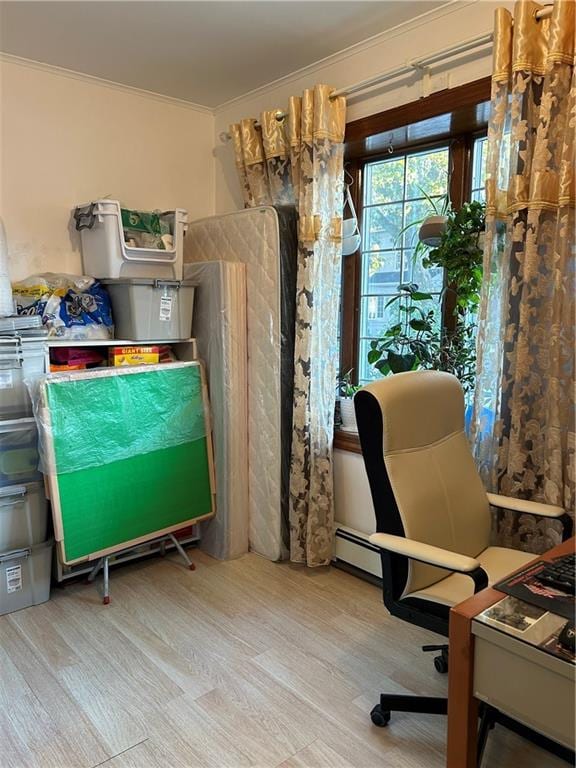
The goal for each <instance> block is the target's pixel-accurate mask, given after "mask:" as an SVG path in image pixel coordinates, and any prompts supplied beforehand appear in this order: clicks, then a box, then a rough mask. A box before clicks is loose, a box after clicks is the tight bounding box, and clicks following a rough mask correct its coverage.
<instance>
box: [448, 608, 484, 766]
mask: <svg viewBox="0 0 576 768" xmlns="http://www.w3.org/2000/svg"><path fill="white" fill-rule="evenodd" d="M448 664H449V669H448V745H447V752H446V767H447V768H476V744H477V729H478V701H477V700H476V699H475V698H474V687H473V685H474V636H473V635H472V633H471V620H470V618H468V617H467V616H462V615H460V614H458V613H457V612H455V611H452V612H451V613H450V654H449V656H448Z"/></svg>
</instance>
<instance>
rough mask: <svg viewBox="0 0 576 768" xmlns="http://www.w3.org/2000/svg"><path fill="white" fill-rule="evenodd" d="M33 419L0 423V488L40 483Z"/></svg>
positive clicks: (35, 430) (36, 437)
mask: <svg viewBox="0 0 576 768" xmlns="http://www.w3.org/2000/svg"><path fill="white" fill-rule="evenodd" d="M41 479H42V476H41V474H40V472H39V471H38V431H37V429H36V422H35V421H34V419H14V420H12V421H1V422H0V488H5V487H6V486H9V485H23V484H25V483H34V482H40V481H41Z"/></svg>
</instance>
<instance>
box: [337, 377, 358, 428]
mask: <svg viewBox="0 0 576 768" xmlns="http://www.w3.org/2000/svg"><path fill="white" fill-rule="evenodd" d="M359 389H360V387H359V386H358V385H357V384H353V383H352V368H351V369H350V370H349V371H347V372H346V373H344V374H342V375H341V376H340V377H339V378H338V385H337V392H338V395H339V398H340V400H339V402H340V420H341V422H342V424H341V429H343V430H344V431H345V432H358V425H357V424H356V412H355V411H354V395H355V394H356V392H358V390H359Z"/></svg>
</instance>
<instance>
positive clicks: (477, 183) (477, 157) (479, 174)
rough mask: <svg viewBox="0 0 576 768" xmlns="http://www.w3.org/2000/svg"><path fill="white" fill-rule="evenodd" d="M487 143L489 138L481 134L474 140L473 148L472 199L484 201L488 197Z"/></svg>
mask: <svg viewBox="0 0 576 768" xmlns="http://www.w3.org/2000/svg"><path fill="white" fill-rule="evenodd" d="M487 143H488V139H487V138H486V136H481V137H479V138H477V139H476V140H475V141H474V148H473V164H472V190H471V193H470V199H471V200H479V201H482V202H484V200H485V199H486V191H485V189H484V181H485V179H486V149H487Z"/></svg>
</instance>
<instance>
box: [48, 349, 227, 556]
mask: <svg viewBox="0 0 576 768" xmlns="http://www.w3.org/2000/svg"><path fill="white" fill-rule="evenodd" d="M45 390H46V392H45V401H46V404H47V407H48V411H49V418H48V419H46V424H44V429H43V439H44V440H45V441H48V442H49V443H50V444H51V447H52V464H53V466H49V467H48V469H51V470H52V471H51V477H52V482H54V481H55V482H56V483H57V486H58V497H59V500H58V503H57V506H58V510H55V512H56V513H57V514H59V516H60V519H61V523H62V530H63V550H64V554H65V561H66V562H71V561H74V560H80V559H83V558H87V557H89V556H90V555H92V554H94V553H97V552H99V551H101V550H104V549H111V548H121V546H122V545H124V544H125V545H126V546H128V545H129V543H130V542H131V541H134V540H136V539H140V538H153V536H154V534H155V533H156V532H158V531H161V530H164V529H166V528H170V527H172V526H175V525H178V524H180V523H182V524H186V523H187V522H188V521H192V520H194V519H195V518H198V517H204V516H205V515H209V514H210V513H211V512H212V511H213V510H212V491H213V489H212V487H211V473H210V464H209V457H208V450H209V444H208V441H207V438H206V429H205V416H206V413H205V410H206V403H205V402H204V400H203V392H202V379H201V368H200V365H199V364H198V363H182V364H175V365H169V364H168V365H165V366H150V367H148V368H146V369H144V368H138V369H132V370H130V369H122V370H119V369H112V368H110V369H101V370H99V371H97V372H96V371H95V372H91V374H88V373H83V374H75V375H74V374H71V375H70V376H66V377H63V378H62V379H60V377H55V378H53V379H48V380H47V381H46V382H45ZM49 456H50V451H48V457H49Z"/></svg>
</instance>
